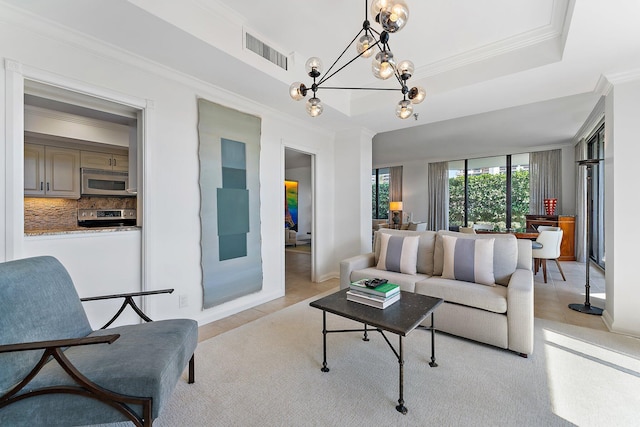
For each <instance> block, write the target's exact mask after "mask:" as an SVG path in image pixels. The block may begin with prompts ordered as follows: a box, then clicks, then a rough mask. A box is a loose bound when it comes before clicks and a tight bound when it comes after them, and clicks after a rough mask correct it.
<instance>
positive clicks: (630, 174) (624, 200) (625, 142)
mask: <svg viewBox="0 0 640 427" xmlns="http://www.w3.org/2000/svg"><path fill="white" fill-rule="evenodd" d="M629 76H632V77H635V78H634V79H630V78H629ZM617 80H619V81H617ZM609 81H610V82H611V83H612V86H611V87H610V91H609V93H608V94H607V97H606V101H605V161H604V170H605V218H606V220H605V248H606V264H607V265H606V275H605V280H606V298H607V300H606V308H605V312H604V315H603V318H604V321H605V323H606V324H607V326H608V327H609V329H611V330H612V331H615V332H620V333H624V334H630V335H634V336H638V337H640V311H638V309H637V302H638V296H639V293H638V269H637V268H636V265H635V264H636V263H637V262H638V258H637V256H636V255H637V254H636V252H635V250H633V248H634V246H635V242H637V241H638V240H639V239H640V232H638V231H637V227H629V226H628V225H629V224H630V223H633V217H634V215H635V214H637V212H639V211H640V202H639V200H638V197H637V196H636V193H637V191H636V190H635V185H636V182H637V180H638V179H637V178H638V177H637V175H638V172H637V160H638V158H640V145H639V144H638V133H639V132H640V124H639V123H640V122H639V121H638V117H640V70H636V72H635V73H629V74H628V75H626V76H623V77H622V78H620V79H616V78H611V79H610V80H609Z"/></svg>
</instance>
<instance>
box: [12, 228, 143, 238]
mask: <svg viewBox="0 0 640 427" xmlns="http://www.w3.org/2000/svg"><path fill="white" fill-rule="evenodd" d="M140 229H141V227H136V226H127V227H76V228H68V229H57V230H30V231H27V230H25V232H24V235H25V236H55V235H64V234H86V233H114V232H119V231H135V230H140Z"/></svg>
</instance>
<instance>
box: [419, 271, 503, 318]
mask: <svg viewBox="0 0 640 427" xmlns="http://www.w3.org/2000/svg"><path fill="white" fill-rule="evenodd" d="M415 292H416V293H418V294H423V295H428V296H432V297H436V298H442V299H444V300H445V301H446V302H449V303H455V304H461V305H464V306H467V307H475V308H479V309H481V310H486V311H491V312H493V313H506V312H507V288H506V287H504V286H480V285H471V284H469V283H466V282H460V281H458V280H452V279H444V278H442V277H439V276H436V277H429V278H428V279H425V280H421V281H419V282H417V283H416V287H415ZM436 319H437V314H436Z"/></svg>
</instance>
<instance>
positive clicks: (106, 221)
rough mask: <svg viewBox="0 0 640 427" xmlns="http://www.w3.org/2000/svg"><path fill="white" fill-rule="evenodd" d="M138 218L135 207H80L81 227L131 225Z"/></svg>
mask: <svg viewBox="0 0 640 427" xmlns="http://www.w3.org/2000/svg"><path fill="white" fill-rule="evenodd" d="M137 220H138V216H137V213H136V210H135V209H78V225H79V226H80V227H131V226H135V225H136V223H137Z"/></svg>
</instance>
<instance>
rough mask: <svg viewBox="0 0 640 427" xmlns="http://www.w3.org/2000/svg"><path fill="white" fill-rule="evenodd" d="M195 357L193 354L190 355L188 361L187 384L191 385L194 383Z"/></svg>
mask: <svg viewBox="0 0 640 427" xmlns="http://www.w3.org/2000/svg"><path fill="white" fill-rule="evenodd" d="M195 357H196V355H195V354H193V355H191V359H189V384H193V383H194V382H196V366H195V365H196V362H195Z"/></svg>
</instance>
